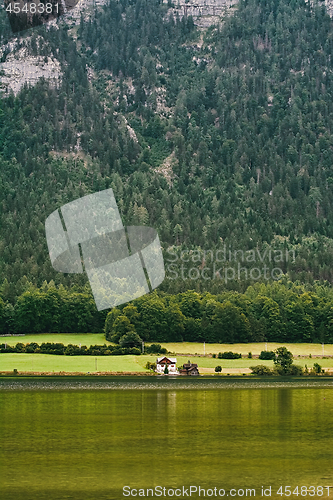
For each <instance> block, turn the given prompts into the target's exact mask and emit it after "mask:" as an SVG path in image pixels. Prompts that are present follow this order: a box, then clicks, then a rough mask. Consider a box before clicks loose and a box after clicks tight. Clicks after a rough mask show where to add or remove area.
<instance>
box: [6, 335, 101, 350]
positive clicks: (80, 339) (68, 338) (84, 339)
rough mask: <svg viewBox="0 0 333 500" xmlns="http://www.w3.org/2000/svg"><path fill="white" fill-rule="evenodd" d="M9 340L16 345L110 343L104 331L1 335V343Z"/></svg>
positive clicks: (9, 342)
mask: <svg viewBox="0 0 333 500" xmlns="http://www.w3.org/2000/svg"><path fill="white" fill-rule="evenodd" d="M5 342H7V344H8V345H16V344H17V342H23V344H28V343H29V342H37V343H38V344H41V343H42V342H60V343H62V344H64V345H68V344H76V345H79V344H82V345H86V346H87V347H89V346H90V345H95V344H98V345H103V344H110V342H108V341H107V340H105V336H104V333H35V334H28V335H24V336H20V337H0V344H3V343H5Z"/></svg>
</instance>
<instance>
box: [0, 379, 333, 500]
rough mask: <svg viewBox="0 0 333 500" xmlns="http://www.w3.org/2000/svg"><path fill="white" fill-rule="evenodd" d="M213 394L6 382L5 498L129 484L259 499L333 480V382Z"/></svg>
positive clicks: (2, 418) (0, 392)
mask: <svg viewBox="0 0 333 500" xmlns="http://www.w3.org/2000/svg"><path fill="white" fill-rule="evenodd" d="M212 387H213V388H210V387H209V386H204V388H202V387H201V388H200V389H197V388H195V386H193V387H188V388H187V389H184V388H183V389H179V388H177V385H175V386H170V388H165V387H164V386H163V387H161V388H153V389H144V388H140V389H139V390H138V389H135V390H132V389H129V388H127V390H124V389H121V388H119V389H114V388H113V389H110V388H108V389H106V390H91V389H89V388H88V389H86V390H84V389H78V390H73V389H67V390H66V389H64V387H62V388H61V390H57V389H56V386H55V387H53V389H54V390H52V391H50V390H49V391H46V390H43V389H42V390H39V389H38V384H37V386H36V385H35V386H34V390H13V391H8V390H4V389H3V388H2V389H1V386H0V423H1V424H0V425H1V455H0V483H1V494H0V498H1V499H2V500H12V499H13V500H14V499H15V500H21V499H22V500H23V499H24V500H44V499H45V500H46V499H47V500H63V499H75V500H76V499H78V500H79V499H80V500H86V499H89V500H90V499H91V500H104V499H122V498H126V497H125V496H123V491H122V488H123V486H125V485H128V486H130V487H131V488H145V489H146V488H153V487H155V486H157V485H161V486H165V487H168V488H181V487H182V486H185V487H189V486H190V485H197V486H199V485H200V486H201V487H203V488H214V487H217V488H218V489H219V488H225V489H226V490H227V489H229V488H250V487H252V488H256V492H257V495H256V496H257V497H259V496H260V497H261V495H260V492H261V486H263V485H264V486H265V487H267V486H270V485H271V486H272V492H274V491H276V489H277V488H278V487H279V486H280V485H291V486H296V485H299V486H301V485H308V486H309V485H315V486H317V485H333V473H332V465H333V391H332V388H331V387H325V386H320V385H318V387H314V388H306V387H302V386H301V387H292V388H288V387H280V388H272V387H270V388H266V387H265V386H262V387H260V388H256V387H251V386H249V387H242V386H240V388H233V389H230V390H223V389H219V388H216V386H212ZM44 389H45V387H44ZM331 496H333V488H332V489H331ZM127 498H133V497H127ZM155 498H157V497H155ZM162 498H163V497H162ZM164 498H165V497H164ZM179 498H186V495H185V496H183V495H182V496H180V497H179ZM191 498H199V497H198V496H197V495H195V494H193V495H192V497H191ZM200 498H202V496H201V497H200ZM206 498H207V497H206ZM234 498H238V496H237V497H234ZM271 498H285V497H280V496H276V495H274V494H273V493H272V497H271ZM292 498H296V497H292ZM307 498H309V497H307ZM322 498H327V496H326V492H325V495H324V496H323V497H322Z"/></svg>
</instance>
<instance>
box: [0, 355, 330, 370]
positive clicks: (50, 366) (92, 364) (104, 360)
mask: <svg viewBox="0 0 333 500" xmlns="http://www.w3.org/2000/svg"><path fill="white" fill-rule="evenodd" d="M187 360H188V356H177V366H180V365H182V364H183V363H185V362H187ZM190 360H191V362H192V363H197V364H198V366H199V370H200V369H204V373H209V372H214V368H215V366H217V365H220V366H221V367H222V373H228V369H231V373H233V372H237V371H239V372H241V371H243V370H244V369H245V368H247V369H248V368H250V366H253V365H257V364H262V365H266V366H269V367H273V361H263V360H258V359H248V358H242V359H234V360H229V359H215V358H211V357H196V356H191V357H190ZM147 361H151V362H152V361H156V356H151V355H149V356H148V355H144V356H129V355H128V356H55V355H51V354H25V353H24V354H19V353H9V354H0V372H8V371H13V370H14V369H16V370H18V371H19V372H51V373H52V372H55V373H57V372H83V373H88V372H89V373H95V372H142V373H144V372H146V373H148V372H147V370H146V369H145V365H146V363H147ZM294 362H295V364H298V365H301V366H303V367H305V365H307V366H308V368H311V367H312V366H313V364H314V363H315V362H319V364H320V365H321V366H322V367H323V368H330V367H333V359H320V360H318V359H317V360H316V359H313V358H312V359H310V358H300V359H297V358H296V359H295V361H294ZM206 369H210V370H208V371H206Z"/></svg>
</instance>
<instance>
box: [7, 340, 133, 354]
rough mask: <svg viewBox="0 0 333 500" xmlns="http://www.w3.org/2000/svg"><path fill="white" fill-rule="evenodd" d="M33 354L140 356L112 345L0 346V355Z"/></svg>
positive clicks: (53, 343)
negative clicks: (14, 353)
mask: <svg viewBox="0 0 333 500" xmlns="http://www.w3.org/2000/svg"><path fill="white" fill-rule="evenodd" d="M13 352H16V353H29V354H32V353H35V354H54V355H58V356H61V355H64V356H122V355H124V354H135V355H140V354H141V350H140V349H138V348H137V347H120V346H118V345H117V346H112V345H106V344H104V345H91V346H90V347H87V346H86V345H79V346H78V345H74V344H68V345H64V344H62V343H60V342H43V343H42V344H40V345H39V344H37V342H30V343H28V344H23V342H18V343H17V344H16V345H15V346H10V345H8V344H0V353H13Z"/></svg>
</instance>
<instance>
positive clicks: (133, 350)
mask: <svg viewBox="0 0 333 500" xmlns="http://www.w3.org/2000/svg"><path fill="white" fill-rule="evenodd" d="M127 350H128V353H127V354H135V355H136V356H140V354H141V351H140V349H138V348H137V347H130V348H129V349H127Z"/></svg>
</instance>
